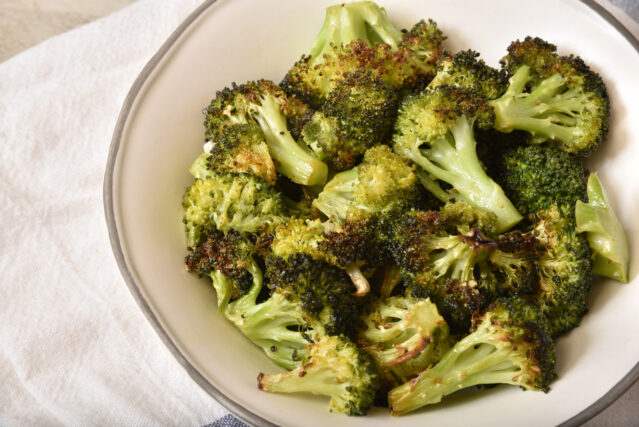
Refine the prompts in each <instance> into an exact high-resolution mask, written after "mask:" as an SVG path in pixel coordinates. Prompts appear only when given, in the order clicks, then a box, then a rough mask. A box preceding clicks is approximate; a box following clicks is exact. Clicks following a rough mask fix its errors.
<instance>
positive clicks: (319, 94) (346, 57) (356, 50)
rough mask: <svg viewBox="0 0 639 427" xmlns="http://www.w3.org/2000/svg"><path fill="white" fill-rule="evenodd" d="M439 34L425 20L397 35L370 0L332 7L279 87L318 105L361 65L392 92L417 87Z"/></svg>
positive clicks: (426, 77) (425, 77) (434, 55)
mask: <svg viewBox="0 0 639 427" xmlns="http://www.w3.org/2000/svg"><path fill="white" fill-rule="evenodd" d="M445 38H446V37H445V36H443V34H442V33H441V31H440V30H439V29H438V28H437V25H436V24H435V23H434V22H433V21H431V20H429V21H428V22H426V21H420V22H418V23H417V24H415V26H414V27H413V28H412V29H411V30H410V31H408V32H405V33H403V32H402V31H400V30H398V29H397V28H395V27H394V25H393V24H392V23H391V22H390V21H389V20H388V17H387V16H386V13H385V11H384V10H383V9H381V8H379V6H377V5H375V4H374V3H372V2H354V3H344V4H340V5H336V6H332V7H329V8H328V9H327V12H326V20H325V21H324V25H323V26H322V29H321V30H320V33H319V34H318V36H317V38H316V40H315V42H314V44H313V46H312V48H311V50H310V52H309V54H308V55H304V56H302V58H301V59H300V60H299V61H298V62H297V63H295V65H294V66H293V67H292V68H291V70H289V72H288V73H287V75H286V77H285V78H284V80H283V81H282V83H281V86H282V88H283V89H284V90H285V91H286V92H287V93H289V94H295V95H297V96H298V97H299V98H300V99H302V100H304V102H306V103H308V104H309V105H311V106H312V107H313V108H320V106H321V105H322V103H323V102H324V101H325V100H326V98H327V96H328V94H329V93H330V92H331V91H332V90H333V89H334V88H335V86H336V85H337V84H338V83H339V82H340V81H341V80H342V79H343V78H344V76H348V75H351V74H353V73H357V72H359V71H360V70H363V69H365V70H366V71H367V72H368V73H370V75H371V76H372V77H373V78H375V79H378V80H381V81H384V82H386V83H387V84H389V85H390V86H392V87H393V88H394V89H395V90H400V91H401V90H407V91H411V90H415V89H421V88H423V87H425V85H426V84H427V83H428V81H430V79H432V76H433V75H434V73H435V68H436V63H437V61H438V59H439V57H440V56H441V55H442V52H443V48H442V42H443V41H444V39H445Z"/></svg>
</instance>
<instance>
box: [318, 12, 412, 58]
mask: <svg viewBox="0 0 639 427" xmlns="http://www.w3.org/2000/svg"><path fill="white" fill-rule="evenodd" d="M402 36H403V34H402V32H401V31H400V30H398V29H397V28H396V27H395V26H394V25H393V24H392V23H391V22H390V21H389V20H388V17H387V16H386V13H385V12H384V10H383V9H381V8H380V7H379V6H377V5H376V4H375V3H374V2H371V1H360V2H354V3H348V4H345V3H342V4H339V5H335V6H331V7H329V8H327V9H326V18H325V19H324V23H323V24H322V28H321V29H320V32H319V34H318V35H317V37H316V38H315V41H314V42H313V45H312V46H311V49H310V51H309V55H310V57H311V59H312V64H313V65H316V64H319V63H321V62H322V61H323V60H324V55H325V54H329V53H330V52H331V51H332V49H333V48H334V47H339V46H340V45H343V44H348V43H350V42H352V41H355V40H358V39H361V40H362V41H364V42H365V43H366V44H368V45H373V44H375V43H386V44H389V45H391V46H392V48H393V49H396V48H397V45H398V43H399V42H400V41H401V40H402Z"/></svg>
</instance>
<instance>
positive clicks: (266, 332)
mask: <svg viewBox="0 0 639 427" xmlns="http://www.w3.org/2000/svg"><path fill="white" fill-rule="evenodd" d="M255 240H256V238H255V236H251V237H249V236H248V235H243V234H240V233H237V232H235V231H229V232H228V233H226V234H224V233H222V232H220V231H217V230H214V231H213V232H211V233H210V234H209V235H208V236H207V238H206V240H205V241H204V242H203V243H202V244H201V245H199V246H198V247H197V248H195V249H194V250H193V251H192V253H191V254H189V256H187V258H186V268H187V270H189V271H193V272H195V273H198V274H199V275H206V276H208V277H210V278H211V280H212V282H213V287H214V288H215V291H216V294H217V301H218V309H219V311H220V312H221V313H222V314H224V316H225V317H226V318H227V319H228V320H230V321H231V322H232V323H233V324H235V326H237V327H238V328H239V329H240V330H241V331H242V333H243V334H244V335H245V336H246V337H247V338H249V339H250V340H251V341H252V342H253V343H254V344H256V345H257V346H259V347H261V348H262V350H263V351H264V352H265V353H266V355H267V356H268V357H270V358H271V359H272V360H273V361H274V362H275V363H277V364H278V365H281V366H283V367H285V368H287V369H293V368H295V367H297V366H299V364H300V363H301V360H302V358H303V356H304V351H305V348H306V344H307V343H308V342H310V341H312V340H314V339H319V337H320V336H321V335H323V334H324V330H323V328H322V327H321V325H320V324H319V323H318V322H316V321H315V320H314V317H313V316H312V315H310V314H309V313H307V312H306V311H305V310H304V309H303V308H302V307H301V305H300V304H299V301H296V300H294V299H291V298H289V297H285V296H284V295H283V294H279V293H272V294H271V295H270V297H268V299H266V300H265V301H262V302H258V297H259V296H260V294H261V293H262V292H263V290H264V289H263V277H262V270H261V269H260V267H259V265H258V263H257V262H256V258H255V256H256V252H257V246H256V242H255Z"/></svg>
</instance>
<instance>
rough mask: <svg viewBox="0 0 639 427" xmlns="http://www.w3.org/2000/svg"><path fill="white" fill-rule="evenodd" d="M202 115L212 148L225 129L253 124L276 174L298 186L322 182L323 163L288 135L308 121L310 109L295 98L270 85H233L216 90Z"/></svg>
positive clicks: (274, 85) (256, 83)
mask: <svg viewBox="0 0 639 427" xmlns="http://www.w3.org/2000/svg"><path fill="white" fill-rule="evenodd" d="M204 113H205V115H206V118H205V122H204V125H205V127H206V139H207V141H212V143H213V144H214V145H218V144H219V143H220V141H221V140H223V139H224V133H225V132H228V130H227V129H228V128H229V127H233V126H236V125H242V124H252V125H256V126H259V128H260V129H261V131H262V134H263V139H264V141H265V142H266V145H267V146H268V150H269V153H270V155H271V157H272V158H273V160H274V163H275V169H276V170H277V172H279V173H281V174H283V175H285V176H287V177H288V178H290V179H291V180H292V181H294V182H296V183H298V184H302V185H320V184H323V183H324V182H325V181H326V176H327V173H328V168H327V166H326V164H324V163H323V162H321V161H320V160H319V159H317V158H316V157H315V156H314V155H313V154H311V153H310V152H309V151H308V150H307V149H306V148H305V147H304V146H302V145H300V144H298V143H297V142H296V141H295V139H294V138H293V135H292V134H291V130H292V129H296V130H298V129H299V128H300V127H301V126H302V125H303V123H304V122H305V121H306V120H307V119H308V117H307V116H310V110H309V109H308V107H306V106H305V105H304V104H303V103H301V102H300V101H299V100H298V99H297V98H295V97H288V96H287V95H286V94H285V93H284V92H283V91H282V89H280V88H279V87H278V86H277V85H276V84H274V83H273V82H271V81H268V80H258V81H253V82H247V83H244V84H242V85H239V86H238V85H236V84H233V86H232V87H230V88H225V89H224V90H222V91H219V92H218V93H217V95H216V97H215V99H213V101H211V104H210V105H209V107H208V108H207V109H206V110H205V111H204ZM289 126H290V128H289ZM253 129H254V128H253ZM253 137H255V136H253Z"/></svg>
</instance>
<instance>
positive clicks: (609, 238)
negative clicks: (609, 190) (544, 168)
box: [575, 173, 629, 282]
mask: <svg viewBox="0 0 639 427" xmlns="http://www.w3.org/2000/svg"><path fill="white" fill-rule="evenodd" d="M575 219H576V221H577V228H576V230H577V232H578V233H584V232H585V233H586V238H587V239H588V244H589V245H590V248H591V249H592V252H593V266H592V272H593V273H594V274H598V275H601V276H605V277H610V278H611V279H615V280H619V281H620V282H628V262H629V260H628V241H627V239H626V234H625V233H624V231H623V227H622V226H621V223H620V222H619V220H618V219H617V215H615V212H614V211H613V210H612V206H611V205H610V203H609V202H608V198H607V197H606V192H605V191H604V189H603V186H602V185H601V182H600V181H599V177H598V176H597V174H596V173H593V174H590V177H588V203H587V204H586V203H583V202H582V201H580V200H578V201H577V205H576V206H575Z"/></svg>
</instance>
